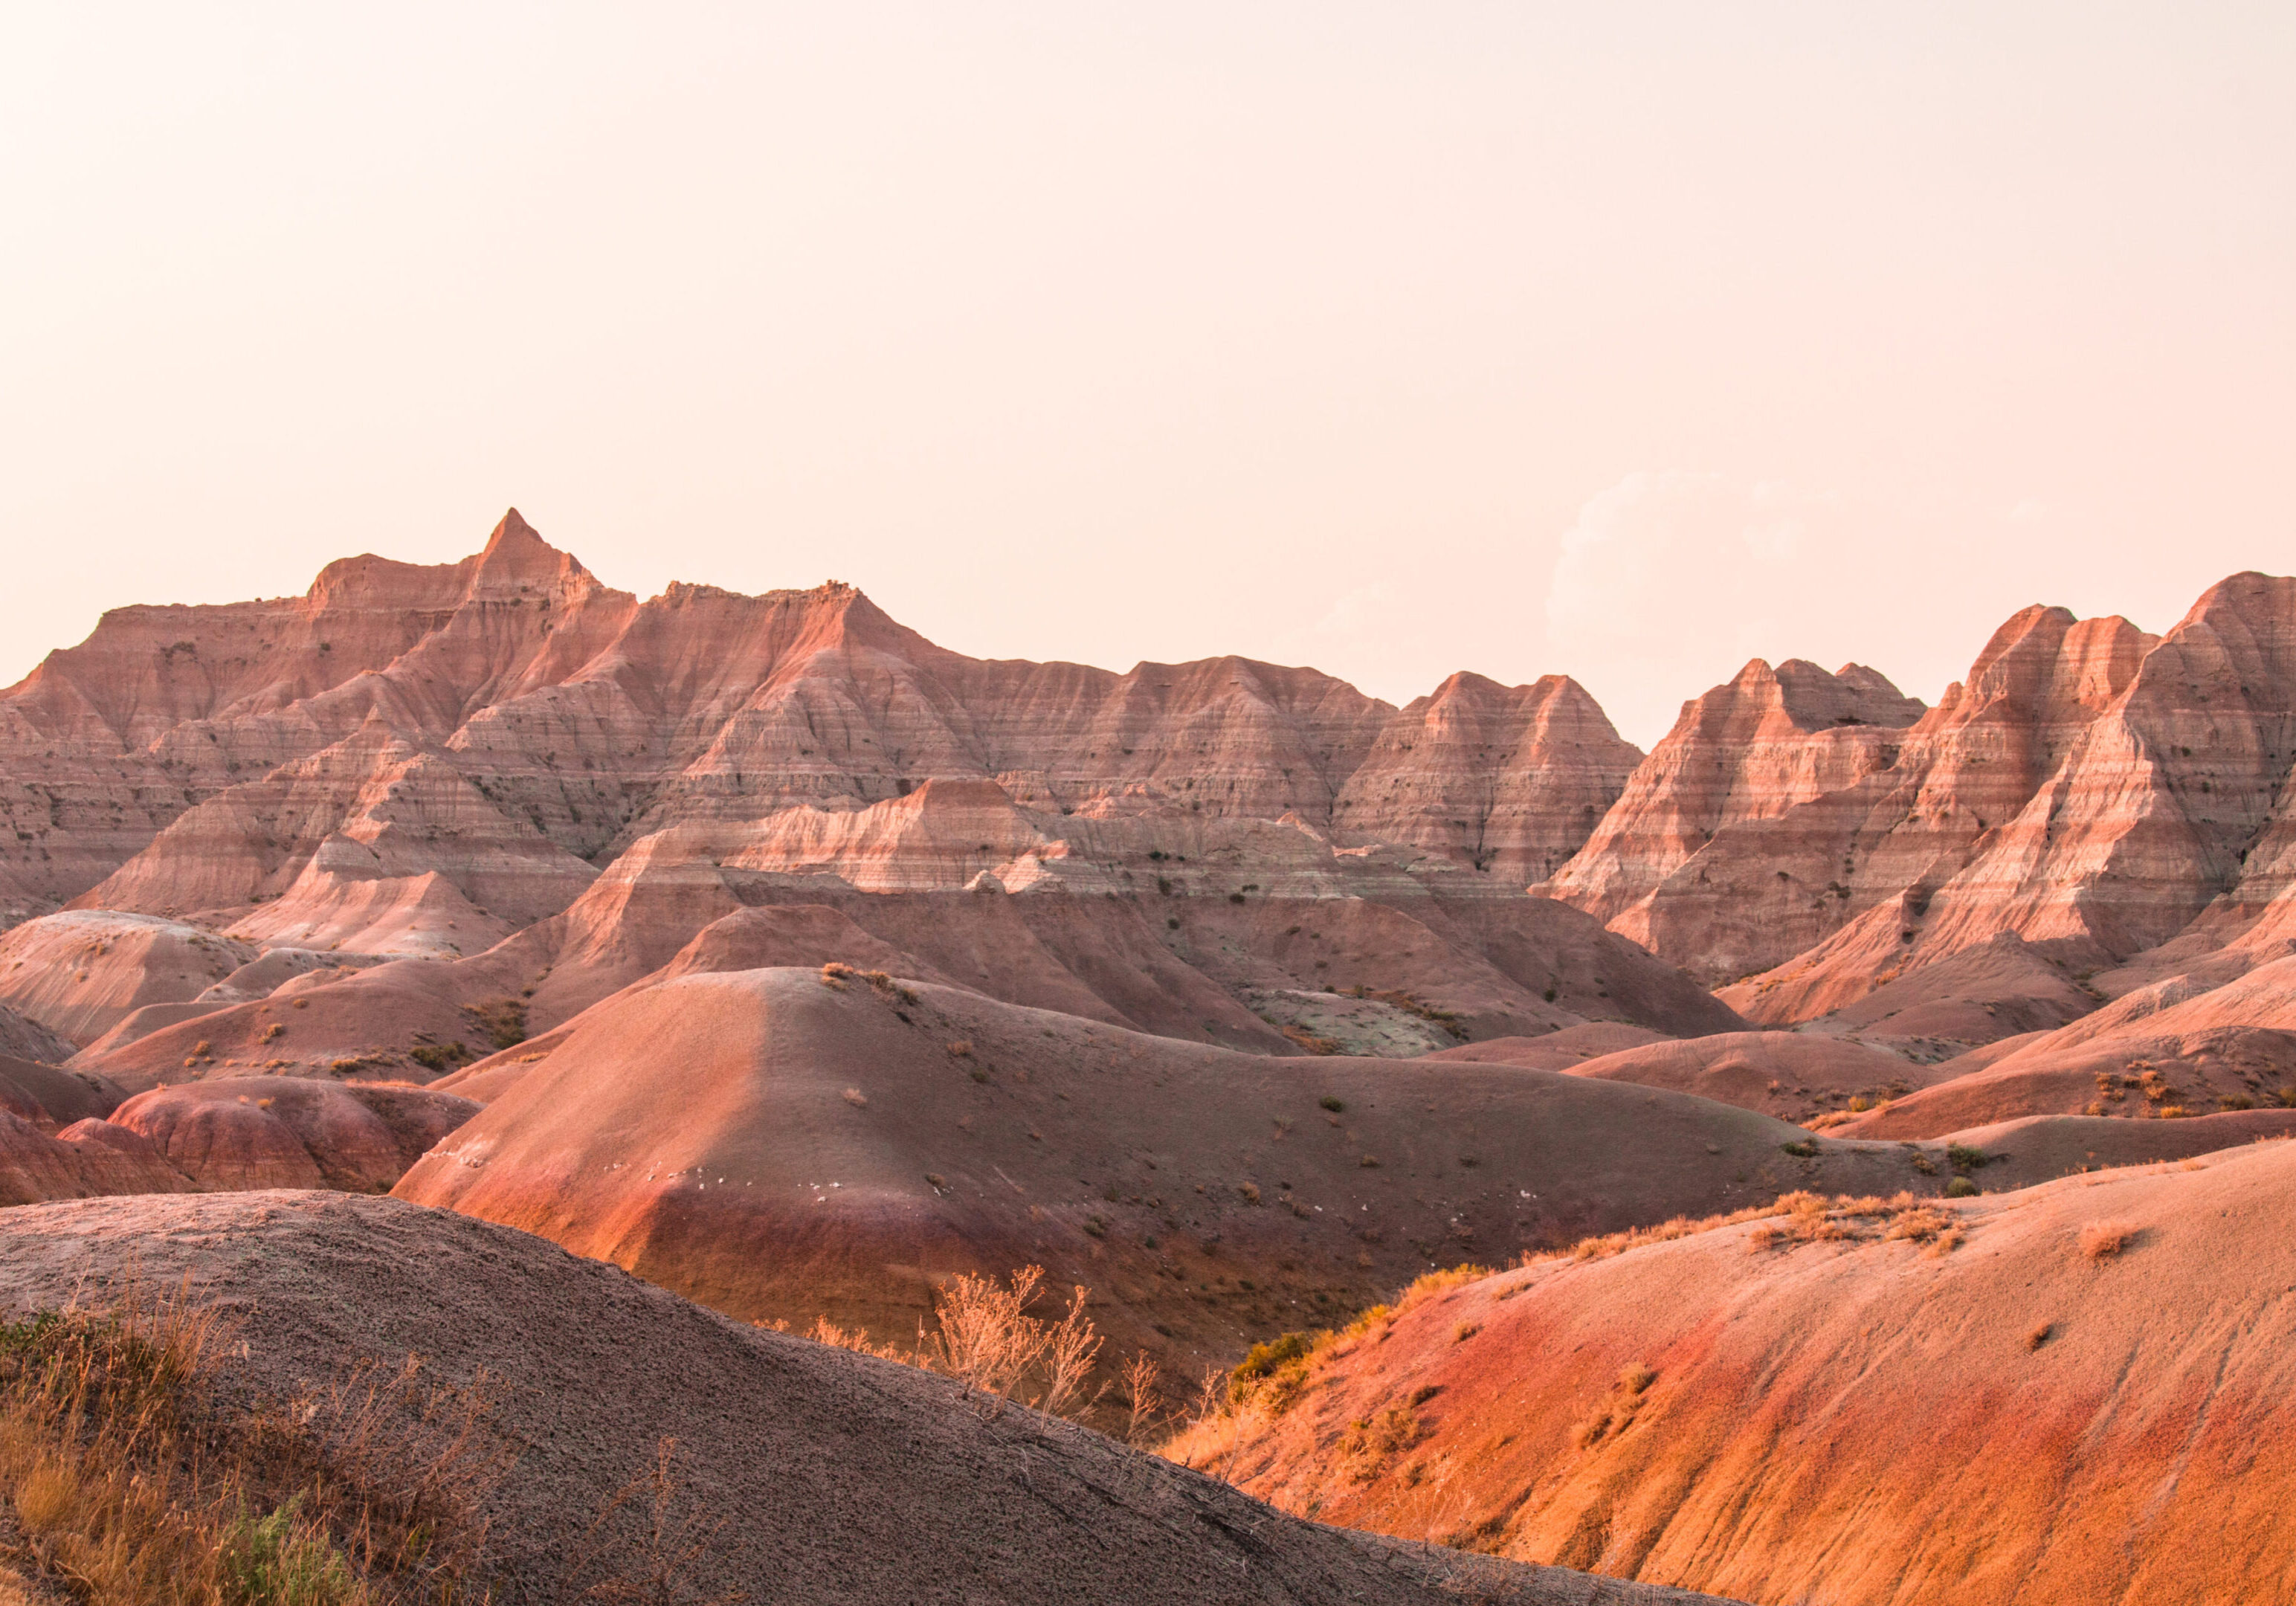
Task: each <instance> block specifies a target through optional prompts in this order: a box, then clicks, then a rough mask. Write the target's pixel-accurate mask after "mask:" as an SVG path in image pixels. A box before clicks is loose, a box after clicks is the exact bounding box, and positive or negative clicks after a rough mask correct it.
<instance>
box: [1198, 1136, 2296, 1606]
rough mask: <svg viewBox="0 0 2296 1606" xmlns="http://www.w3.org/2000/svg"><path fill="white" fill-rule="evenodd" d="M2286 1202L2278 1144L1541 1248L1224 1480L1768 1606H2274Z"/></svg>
mask: <svg viewBox="0 0 2296 1606" xmlns="http://www.w3.org/2000/svg"><path fill="white" fill-rule="evenodd" d="M1814 1202H1815V1201H1814ZM2292 1210H2296V1143H2268V1144H2265V1145H2261V1146H2259V1147H2255V1148H2249V1149H2243V1150H2239V1151H2232V1152H2229V1153H2225V1154H2219V1155H2216V1156H2213V1157H2210V1159H2203V1160H2194V1161H2187V1162H2185V1164H2184V1166H2183V1167H2181V1168H2144V1169H2142V1170H2136V1171H2122V1172H2112V1173H2106V1174H2103V1175H2100V1176H2087V1177H2079V1178H2068V1179H2066V1180H2064V1181H2062V1182H2058V1183H2054V1184H2049V1185H2048V1186H2046V1187H2042V1188H2036V1189H2033V1190H2030V1191H2029V1192H2021V1193H2015V1194H2007V1195H2002V1196H1999V1197H1997V1198H1991V1199H1988V1200H1983V1201H1972V1202H1971V1203H1969V1204H1966V1205H1964V1206H1960V1207H1957V1208H1949V1209H1942V1210H1941V1209H1937V1208H1936V1207H1926V1208H1923V1209H1915V1210H1911V1211H1905V1210H1899V1211H1895V1212H1886V1213H1883V1214H1878V1215H1867V1216H1857V1215H1851V1214H1848V1213H1845V1212H1842V1211H1840V1210H1835V1211H1833V1212H1830V1213H1828V1212H1821V1211H1819V1210H1818V1209H1811V1210H1808V1211H1806V1212H1803V1213H1802V1214H1800V1215H1799V1216H1788V1217H1782V1218H1779V1219H1777V1220H1770V1221H1761V1222H1751V1223H1747V1224H1743V1225H1737V1226H1733V1227H1726V1228H1722V1229H1718V1230H1714V1231H1709V1232H1704V1233H1697V1234H1694V1235H1692V1236H1689V1237H1685V1238H1680V1239H1677V1240H1675V1241H1669V1242H1661V1243H1655V1244H1651V1245H1648V1246H1646V1247H1643V1248H1639V1249H1631V1250H1627V1251H1626V1252H1624V1253H1622V1254H1619V1255H1617V1256H1615V1257H1614V1258H1594V1259H1590V1260H1587V1261H1583V1262H1574V1261H1572V1260H1570V1259H1568V1258H1561V1259H1555V1260H1550V1261H1546V1262H1543V1263H1541V1264H1538V1265H1537V1266H1531V1267H1529V1268H1528V1269H1524V1270H1521V1271H1515V1272H1509V1273H1503V1274H1499V1275H1497V1276H1495V1277H1488V1278H1485V1279H1483V1280H1481V1281H1480V1282H1470V1283H1467V1284H1465V1285H1464V1286H1462V1287H1456V1288H1453V1289H1450V1290H1448V1291H1437V1292H1435V1293H1434V1294H1433V1295H1432V1296H1431V1297H1426V1298H1423V1299H1418V1300H1417V1301H1415V1302H1413V1303H1412V1304H1411V1305H1410V1306H1409V1307H1408V1308H1407V1309H1406V1310H1405V1312H1404V1314H1403V1315H1401V1316H1400V1317H1399V1318H1398V1320H1396V1321H1395V1322H1394V1323H1393V1326H1392V1328H1391V1329H1383V1328H1382V1326H1381V1325H1380V1324H1376V1323H1375V1324H1374V1330H1373V1331H1372V1332H1366V1333H1364V1334H1362V1335H1360V1336H1358V1337H1357V1338H1354V1339H1350V1340H1343V1341H1341V1343H1340V1344H1338V1345H1337V1346H1335V1347H1333V1348H1330V1349H1328V1350H1326V1351H1325V1352H1324V1354H1323V1355H1322V1356H1319V1357H1317V1358H1316V1360H1315V1361H1314V1362H1313V1363H1312V1364H1311V1365H1310V1366H1309V1367H1308V1370H1307V1372H1306V1375H1305V1376H1304V1378H1301V1379H1300V1380H1297V1381H1300V1382H1302V1383H1304V1388H1302V1389H1300V1391H1299V1392H1297V1393H1296V1396H1295V1403H1292V1405H1290V1406H1289V1408H1288V1410H1285V1411H1283V1413H1281V1414H1279V1415H1274V1416H1272V1417H1270V1416H1267V1415H1266V1414H1264V1413H1263V1414H1259V1415H1255V1416H1252V1417H1250V1418H1248V1419H1247V1421H1246V1423H1245V1425H1244V1428H1243V1431H1242V1440H1243V1443H1242V1448H1241V1449H1240V1450H1239V1451H1238V1452H1237V1453H1236V1454H1235V1458H1234V1463H1233V1464H1234V1468H1235V1471H1234V1476H1235V1478H1236V1479H1237V1481H1238V1482H1239V1483H1240V1484H1241V1485H1242V1487H1244V1488H1246V1489H1247V1490H1249V1491H1251V1492H1253V1493H1256V1494H1259V1495H1261V1496H1262V1497H1264V1498H1267V1499H1271V1500H1273V1501H1274V1502H1275V1504H1278V1505H1280V1506H1282V1507H1283V1509H1285V1510H1289V1511H1294V1512H1302V1513H1310V1514H1314V1515H1316V1516H1319V1517H1321V1518H1322V1519H1323V1520H1327V1521H1339V1522H1346V1523H1350V1524H1357V1525H1361V1526H1366V1527H1374V1528H1379V1529H1381V1530H1382V1531H1384V1532H1389V1533H1394V1534H1398V1535H1402V1536H1410V1537H1420V1536H1425V1535H1429V1534H1435V1535H1438V1536H1450V1537H1455V1538H1456V1539H1457V1540H1459V1541H1460V1542H1462V1543H1466V1544H1472V1545H1478V1546H1485V1547H1488V1548H1491V1549H1493V1550H1495V1551H1497V1553H1501V1554H1504V1555H1508V1556H1513V1557H1519V1558H1525V1559H1537V1560H1541V1561H1560V1562H1564V1563H1566V1564H1575V1565H1579V1566H1585V1567H1588V1568H1595V1569H1602V1570H1604V1571H1607V1572H1613V1573H1616V1574H1619V1575H1620V1576H1624V1577H1636V1578H1641V1579H1646V1580H1663V1581H1666V1582H1669V1583H1675V1584H1681V1585H1686V1586H1695V1587H1703V1588H1710V1589H1717V1590H1726V1591H1728V1592H1730V1593H1732V1594H1737V1595H1740V1596H1743V1598H1745V1599H1747V1600H1750V1601H1775V1602H1787V1601H1825V1602H1837V1603H1838V1606H1883V1603H1884V1602H1886V1603H1887V1606H1948V1603H1950V1606H1962V1603H1964V1602H1974V1601H1982V1602H1996V1603H1999V1606H2092V1603H2093V1602H2099V1601H2147V1602H2153V1601H2177V1602H2217V1601H2227V1602H2228V1601H2262V1600H2281V1599H2284V1598H2286V1596H2287V1589H2286V1582H2287V1580H2288V1579H2290V1578H2292V1577H2296V1526H2292V1525H2291V1524H2290V1523H2289V1522H2288V1521H2287V1520H2286V1512H2287V1508H2288V1504H2289V1502H2290V1500H2291V1499H2292V1497H2296V1300H2292V1299H2290V1298H2289V1297H2288V1295H2289V1290H2290V1289H2291V1288H2296V1240H2292V1239H2291V1237H2290V1236H2289V1234H2288V1233H2286V1232H2285V1231H2284V1230H2283V1224H2284V1222H2285V1220H2286V1219H2287V1217H2288V1216H2289V1213H2290V1212H2291V1211H2292ZM1955 1232H1958V1233H1960V1234H1961V1235H1962V1237H1963V1239H1964V1241H1962V1242H1960V1243H1959V1245H1958V1247H1954V1248H1947V1247H1946V1245H1947V1244H1948V1242H1949V1241H1951V1236H1952V1234H1953V1233H1955ZM1925 1239H1926V1242H1925V1241H1924V1240H1925ZM1285 1381H1286V1382H1287V1383H1288V1382H1290V1381H1292V1380H1285ZM1287 1391H1288V1390H1287V1389H1276V1390H1275V1391H1272V1392H1271V1393H1270V1394H1268V1395H1267V1398H1268V1399H1269V1401H1270V1405H1271V1408H1272V1407H1273V1405H1274V1404H1275V1401H1276V1400H1277V1399H1278V1398H1280V1397H1281V1396H1282V1395H1283V1393H1285V1392H1287ZM1184 1443H1185V1441H1184ZM1194 1447H1199V1448H1200V1447H1201V1446H1194Z"/></svg>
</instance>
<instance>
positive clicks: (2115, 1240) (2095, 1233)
mask: <svg viewBox="0 0 2296 1606" xmlns="http://www.w3.org/2000/svg"><path fill="white" fill-rule="evenodd" d="M2140 1230H2141V1229H2139V1228H2136V1227H2133V1226H2130V1225H2128V1223H2127V1222H2121V1221H2092V1222H2090V1223H2089V1224H2088V1225H2087V1226H2085V1227H2083V1228H2082V1229H2081V1230H2080V1252H2081V1253H2082V1254H2084V1255H2087V1257H2088V1258H2090V1259H2092V1260H2110V1259H2112V1258H2113V1257H2115V1256H2116V1255H2119V1254H2120V1252H2121V1251H2122V1250H2126V1249H2128V1247H2129V1245H2131V1244H2133V1243H2135V1242H2136V1239H2137V1234H2138V1233H2139V1231H2140Z"/></svg>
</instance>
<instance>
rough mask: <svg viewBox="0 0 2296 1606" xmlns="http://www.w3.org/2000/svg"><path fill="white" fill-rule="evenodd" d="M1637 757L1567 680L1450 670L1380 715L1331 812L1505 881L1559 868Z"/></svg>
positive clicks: (1513, 883)
mask: <svg viewBox="0 0 2296 1606" xmlns="http://www.w3.org/2000/svg"><path fill="white" fill-rule="evenodd" d="M1641 758H1642V752H1641V750H1639V749H1637V748H1636V747H1635V746H1634V745H1633V744H1631V743H1629V742H1625V741H1622V740H1620V736H1619V733H1618V732H1617V731H1616V730H1615V729H1613V728H1612V727H1611V721H1610V718H1609V717H1608V716H1607V715H1605V714H1604V713H1603V710H1602V708H1601V707H1600V705H1598V704H1597V703H1596V702H1595V700H1594V699H1593V698H1591V697H1589V696H1588V695H1587V692H1586V691H1585V689H1584V688H1582V687H1581V686H1580V685H1579V684H1578V682H1576V681H1573V680H1570V679H1567V678H1565V677H1564V676H1556V675H1550V676H1546V677H1545V678H1544V679H1542V680H1539V681H1538V682H1537V683H1535V684H1531V685H1528V686H1511V687H1510V686H1502V685H1499V684H1497V683H1496V682H1493V681H1488V680H1485V679H1484V678H1483V677H1482V676H1480V675H1454V676H1452V677H1451V678H1450V679H1448V680H1447V681H1445V682H1444V683H1443V684H1441V685H1440V686H1439V687H1437V688H1436V689H1435V692H1434V694H1433V695H1432V696H1431V697H1423V698H1421V699H1419V700H1418V701H1415V702H1413V703H1412V704H1410V705H1409V706H1408V707H1406V708H1404V709H1399V710H1398V712H1397V713H1396V714H1395V716H1394V717H1393V718H1391V719H1390V720H1389V721H1388V723H1387V726H1386V728H1385V729H1383V730H1382V732H1381V733H1380V735H1379V740H1378V741H1377V742H1376V743H1374V746H1373V748H1372V750H1371V752H1370V754H1369V755H1368V756H1367V757H1366V758H1365V759H1364V761H1363V763H1362V764H1361V765H1360V766H1358V767H1357V769H1356V771H1355V773H1354V774H1351V775H1349V777H1348V780H1347V782H1346V783H1345V784H1344V785H1343V786H1342V787H1341V789H1340V794H1339V796H1338V798H1337V799H1335V800H1334V801H1333V805H1332V814H1331V818H1332V823H1333V826H1334V827H1336V828H1338V829H1339V830H1341V831H1344V832H1350V833H1352V834H1353V836H1354V837H1356V838H1357V839H1361V840H1376V841H1383V842H1407V843H1412V844H1415V845H1416V846H1419V847H1423V848H1433V849H1435V850H1437V851H1438V852H1440V853H1441V854H1443V855H1444V856H1447V857H1448V858H1450V859H1452V860H1453V861H1455V862H1456V863H1462V864H1470V865H1472V866H1473V867H1474V869H1475V870H1476V871H1478V872H1480V873H1482V874H1484V875H1488V877H1489V878H1490V879H1491V880H1492V881H1494V882H1497V883H1501V884H1504V885H1505V887H1506V888H1507V889H1508V890H1510V891H1512V890H1513V889H1517V888H1520V887H1521V886H1522V885H1523V884H1524V883H1525V882H1529V881H1543V880H1545V879H1546V877H1547V876H1549V875H1551V874H1553V873H1554V872H1555V871H1556V870H1558V869H1560V868H1561V867H1562V864H1563V863H1564V861H1566V860H1567V859H1569V858H1570V856H1571V854H1572V853H1573V852H1574V851H1576V850H1577V848H1579V845H1580V844H1581V843H1583V842H1585V841H1586V840H1587V835H1588V833H1589V832H1591V831H1592V830H1593V829H1594V827H1595V823H1596V821H1598V820H1599V819H1600V818H1601V817H1602V815H1603V811H1604V810H1605V809H1607V808H1609V807H1610V806H1611V802H1612V801H1613V800H1614V799H1617V798H1618V796H1619V794H1620V791H1622V790H1623V789H1624V787H1625V785H1626V783H1627V778H1628V775H1629V774H1632V773H1633V771H1634V768H1635V766H1636V764H1637V763H1638V762H1639V761H1640V760H1641Z"/></svg>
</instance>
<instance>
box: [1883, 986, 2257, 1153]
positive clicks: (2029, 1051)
mask: <svg viewBox="0 0 2296 1606" xmlns="http://www.w3.org/2000/svg"><path fill="white" fill-rule="evenodd" d="M1969 1062H1970V1063H1972V1064H1973V1065H1976V1067H1977V1068H1976V1069H1972V1070H1971V1071H1969V1072H1968V1073H1967V1074H1965V1075H1963V1076H1958V1077H1953V1078H1952V1079H1951V1080H1948V1081H1943V1082H1939V1083H1938V1084H1936V1085H1935V1086H1931V1087H1927V1088H1924V1089H1923V1090H1922V1091H1921V1092H1919V1093H1916V1094H1913V1095H1912V1096H1910V1097H1908V1098H1905V1099H1901V1100H1899V1101H1898V1102H1896V1103H1894V1104H1892V1105H1890V1108H1888V1109H1887V1110H1878V1111H1876V1112H1875V1113H1874V1114H1873V1115H1869V1116H1866V1117H1865V1118H1861V1119H1860V1120H1858V1121H1857V1122H1856V1123H1855V1124H1854V1125H1852V1126H1849V1127H1843V1128H1841V1135H1844V1136H1850V1135H1855V1136H1860V1137H1898V1138H1903V1137H1929V1136H1934V1135H1938V1134H1940V1133H1945V1132H1949V1131H1957V1130H1959V1129H1961V1128H1963V1127H1980V1126H1989V1125H1992V1124H1995V1123H1997V1122H2000V1121H2006V1120H2014V1119H2016V1118H2019V1117H2021V1116H2027V1115H2046V1114H2075V1113H2081V1114H2088V1115H2101V1116H2112V1117H2120V1118H2158V1117H2164V1116H2165V1117H2169V1118H2176V1117H2178V1116H2196V1115H2202V1114H2206V1113H2208V1112H2210V1111H2212V1110H2225V1109H2231V1110H2238V1109H2244V1108H2249V1107H2252V1106H2257V1105H2271V1104H2283V1105H2288V1106H2296V959H2283V960H2279V961H2277V962H2276V963H2271V964H2267V965H2263V966H2259V968H2258V969H2256V970H2253V971H2250V972H2248V973H2247V974H2246V975H2244V976H2242V977H2240V978H2239V979H2236V980H2233V981H2230V982H2227V983H2226V984H2225V985H2223V986H2210V985H2208V983H2207V982H2206V981H2205V980H2202V979H2188V978H2184V977H2176V978H2171V979H2168V980H2165V981H2160V982H2155V983H2153V984H2151V985H2150V986H2147V987H2140V988H2138V989H2137V990H2136V991H2135V992H2131V993H2128V994H2127V995H2125V996H2122V997H2120V998H2117V999H2115V1000H2113V1002H2112V1003H2111V1004H2106V1005H2105V1006H2103V1008H2101V1009H2099V1010H2097V1011H2096V1012H2094V1013H2093V1014H2090V1015H2087V1016H2085V1017H2083V1018H2082V1019H2081V1020H2076V1021H2074V1022H2073V1023H2072V1024H2071V1025H2070V1026H2067V1027H2064V1028H2062V1029H2060V1030H2058V1031H2055V1032H2052V1033H2048V1034H2046V1035H2044V1036H2041V1037H2033V1038H2030V1039H2029V1040H2026V1041H2023V1042H2021V1043H2020V1044H2019V1045H2017V1047H2016V1048H2015V1049H2014V1050H2013V1052H2011V1053H2005V1054H2003V1055H2002V1056H2000V1057H1999V1058H1997V1059H1994V1060H1992V1061H1989V1062H1986V1063H1981V1064H1980V1063H1978V1062H1977V1061H1974V1060H1972V1061H1969Z"/></svg>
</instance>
